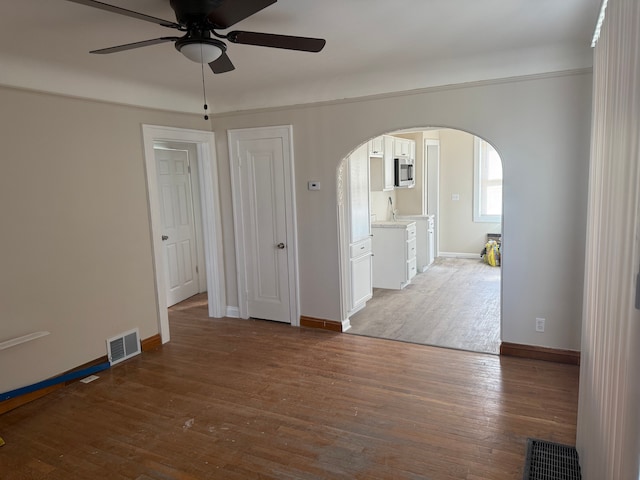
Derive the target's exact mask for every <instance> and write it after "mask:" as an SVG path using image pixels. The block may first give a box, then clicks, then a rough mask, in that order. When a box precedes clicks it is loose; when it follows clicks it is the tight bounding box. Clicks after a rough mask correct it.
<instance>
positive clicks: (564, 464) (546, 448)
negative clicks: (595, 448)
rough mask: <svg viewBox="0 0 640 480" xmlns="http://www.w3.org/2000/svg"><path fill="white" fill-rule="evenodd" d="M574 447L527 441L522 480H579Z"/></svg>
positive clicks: (580, 476)
mask: <svg viewBox="0 0 640 480" xmlns="http://www.w3.org/2000/svg"><path fill="white" fill-rule="evenodd" d="M581 479H582V475H581V474H580V464H579V463H578V452H577V450H576V449H575V447H572V446H569V445H562V444H560V443H553V442H547V441H544V440H535V439H532V438H529V439H528V440H527V460H526V464H525V467H524V477H523V480H581Z"/></svg>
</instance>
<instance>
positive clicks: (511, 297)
mask: <svg viewBox="0 0 640 480" xmlns="http://www.w3.org/2000/svg"><path fill="white" fill-rule="evenodd" d="M590 92H591V74H590V73H589V72H573V73H567V74H558V75H546V76H544V75H543V76H537V77H529V78H517V79H512V80H505V81H496V82H488V83H478V84H468V85H459V86H454V87H446V88H437V89H430V90H425V91H422V92H411V93H405V94H398V95H395V96H382V97H373V98H366V99H360V100H356V101H345V102H334V103H327V104H319V105H307V106H299V107H290V108H285V107H283V108H278V109H268V110H262V111H255V112H244V113H243V112H240V113H235V114H227V115H222V116H216V117H215V118H214V119H213V126H214V129H215V132H216V138H217V141H218V145H217V147H218V156H219V162H220V165H221V167H220V172H219V173H220V179H221V183H222V184H223V187H222V188H221V195H222V202H223V223H224V225H226V228H225V230H226V231H227V232H229V231H230V229H231V226H232V225H233V223H232V222H233V220H232V216H231V211H230V209H229V208H228V206H229V205H231V196H230V192H229V191H228V190H225V188H224V185H226V184H228V182H229V171H228V147H227V142H226V130H227V129H229V128H247V127H258V126H266V125H283V124H292V125H293V140H294V154H295V160H294V161H295V169H296V185H297V191H296V199H297V202H298V205H297V215H298V238H299V247H300V249H299V253H300V262H299V268H300V282H301V283H300V300H301V313H302V314H303V315H307V316H311V317H316V318H324V319H331V320H341V318H340V301H339V295H340V290H339V282H338V279H339V271H338V268H339V266H338V233H337V213H336V211H337V206H336V169H337V166H338V164H339V163H340V161H341V160H342V159H343V158H344V157H345V156H346V155H347V154H348V153H349V152H350V151H351V150H353V148H355V147H356V146H357V145H359V144H361V143H363V142H365V141H367V140H368V139H370V138H373V137H375V136H377V135H380V134H383V133H386V132H391V131H397V130H403V129H416V130H418V129H422V128H425V127H431V126H440V127H451V128H458V129H461V130H465V131H468V132H470V133H473V134H475V135H478V136H480V137H482V138H484V139H486V140H487V141H489V142H491V143H492V144H493V145H494V146H495V147H496V148H497V149H498V151H499V152H500V154H501V156H502V160H503V164H504V203H505V211H504V231H503V235H504V239H505V243H506V244H507V245H508V249H507V250H506V251H505V261H504V264H503V267H502V273H503V278H504V283H503V295H502V298H503V308H502V318H503V326H502V337H503V341H507V342H514V343H523V344H533V345H543V346H547V347H553V348H565V349H575V350H578V349H579V348H580V318H581V312H582V306H581V303H582V281H583V274H584V253H585V252H584V238H585V223H586V198H587V171H588V161H589V134H590V128H589V127H590V112H591V100H590V98H591V97H590ZM309 180H319V181H320V182H321V184H322V190H321V191H319V192H310V191H308V190H307V189H306V183H307V181H309ZM225 205H226V208H225ZM232 251H233V238H232V236H231V234H229V233H227V234H226V236H225V255H226V256H227V262H229V261H230V260H229V257H228V255H229V254H230V253H231V252H232ZM227 264H228V263H227ZM228 273H231V272H228ZM235 281H236V279H235V275H233V276H232V275H229V276H228V278H227V289H228V290H227V292H228V296H229V299H230V301H232V292H235V291H236V288H235ZM541 316H542V317H545V318H546V319H547V322H546V332H545V333H535V328H534V321H535V318H536V317H541Z"/></svg>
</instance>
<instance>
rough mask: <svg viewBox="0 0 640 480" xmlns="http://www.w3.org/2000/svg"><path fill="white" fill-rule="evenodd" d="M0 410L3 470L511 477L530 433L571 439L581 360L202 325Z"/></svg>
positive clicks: (187, 317)
mask: <svg viewBox="0 0 640 480" xmlns="http://www.w3.org/2000/svg"><path fill="white" fill-rule="evenodd" d="M170 323H171V334H172V340H171V342H170V343H168V344H166V345H164V346H163V347H162V348H161V349H159V350H157V351H152V352H147V353H144V354H143V355H141V356H139V357H136V358H134V359H131V360H129V361H126V362H124V363H123V364H120V365H116V366H114V367H113V368H111V369H110V370H108V371H105V372H101V373H100V374H99V375H100V379H99V380H97V381H95V382H93V383H89V384H86V385H85V384H82V383H76V384H73V385H71V386H69V387H66V388H64V389H62V390H59V391H56V392H54V393H52V394H51V395H49V396H47V397H45V398H42V399H39V400H36V401H35V402H33V403H30V404H28V405H25V406H23V407H20V408H18V409H16V410H13V411H11V412H9V413H7V414H5V415H2V416H0V435H1V436H2V437H3V438H4V440H5V441H6V445H5V446H3V447H0V478H2V479H3V480H17V479H21V480H22V479H65V480H73V479H136V480H148V479H158V480H167V479H176V480H178V479H179V480H192V479H207V478H215V479H218V478H219V479H252V478H256V479H331V478H336V479H342V478H345V479H350V478H356V479H434V480H437V479H443V480H444V479H466V480H480V479H496V480H498V479H499V480H505V479H518V480H519V479H521V478H522V472H523V466H524V460H525V444H526V439H527V437H536V438H541V439H547V440H551V441H556V442H560V443H567V444H573V443H574V440H575V430H576V407H577V393H578V367H576V366H571V365H562V364H555V363H550V362H542V361H535V360H527V359H519V358H501V357H498V356H495V355H486V354H477V353H470V352H463V351H457V350H448V349H441V348H434V347H426V346H421V345H415V344H409V343H402V342H394V341H389V340H381V339H374V338H368V337H362V336H355V335H345V334H340V333H332V332H327V331H322V330H317V329H305V328H295V327H290V326H288V325H282V324H278V323H270V322H266V321H254V320H238V319H219V320H214V319H208V318H206V298H204V297H202V296H199V297H195V298H193V299H192V300H190V301H188V302H186V303H185V304H181V305H178V306H176V307H173V308H172V309H171V310H170Z"/></svg>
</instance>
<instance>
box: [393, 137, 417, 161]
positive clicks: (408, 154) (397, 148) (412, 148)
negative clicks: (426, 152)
mask: <svg viewBox="0 0 640 480" xmlns="http://www.w3.org/2000/svg"><path fill="white" fill-rule="evenodd" d="M393 156H394V158H415V157H416V142H414V141H413V140H409V139H408V138H399V137H394V139H393Z"/></svg>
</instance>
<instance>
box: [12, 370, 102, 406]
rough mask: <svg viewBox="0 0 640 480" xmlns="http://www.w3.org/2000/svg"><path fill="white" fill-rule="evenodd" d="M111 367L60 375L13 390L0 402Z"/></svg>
mask: <svg viewBox="0 0 640 480" xmlns="http://www.w3.org/2000/svg"><path fill="white" fill-rule="evenodd" d="M110 366H111V364H110V363H109V362H105V363H100V364H98V365H94V366H92V367H88V368H83V369H82V370H77V371H75V372H70V373H66V374H64V375H60V376H59V377H54V378H50V379H48V380H43V381H42V382H38V383H34V384H33V385H28V386H26V387H22V388H17V389H16V390H11V391H10V392H6V393H0V402H3V401H4V400H9V399H10V398H14V397H19V396H20V395H25V394H27V393H31V392H35V391H36V390H40V389H42V388H46V387H50V386H52V385H57V384H58V383H63V382H68V381H69V380H75V379H76V378H83V377H88V376H89V375H92V374H94V373H96V372H101V371H102V370H106V369H107V368H109V367H110Z"/></svg>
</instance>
